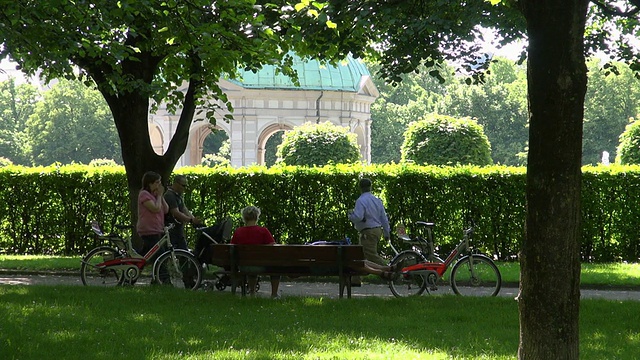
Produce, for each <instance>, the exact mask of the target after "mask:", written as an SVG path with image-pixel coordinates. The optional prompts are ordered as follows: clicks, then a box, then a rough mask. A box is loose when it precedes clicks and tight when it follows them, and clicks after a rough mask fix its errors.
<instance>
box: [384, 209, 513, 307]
mask: <svg viewBox="0 0 640 360" xmlns="http://www.w3.org/2000/svg"><path fill="white" fill-rule="evenodd" d="M416 226H418V227H421V228H424V229H425V230H426V233H427V236H426V237H421V236H416V237H413V238H412V237H410V236H407V235H406V234H403V233H399V234H398V237H399V238H400V239H402V240H403V241H405V242H408V243H410V244H412V250H406V251H403V252H401V253H399V254H398V255H396V256H395V257H394V258H393V259H392V260H391V263H390V266H392V267H394V268H397V269H399V270H398V271H399V272H400V274H399V275H398V276H395V277H394V279H395V280H393V281H391V282H390V283H389V287H390V289H391V292H392V293H393V295H395V296H396V297H405V296H414V295H420V294H422V293H423V292H425V291H427V292H429V291H435V290H437V289H438V281H439V280H440V279H442V277H443V276H444V274H445V273H446V271H447V269H448V268H449V266H450V265H451V264H452V263H453V267H452V269H451V274H450V275H449V283H450V284H451V289H452V290H453V292H454V293H456V294H457V295H465V296H496V295H497V294H498V293H499V292H500V288H501V287H502V276H501V275H500V270H498V267H497V266H496V264H495V263H494V262H493V260H491V258H489V257H488V256H486V255H484V254H480V253H476V252H474V251H473V250H472V248H471V245H470V240H471V238H472V236H473V231H474V224H473V223H472V224H471V225H470V226H469V227H468V228H467V229H465V230H464V231H463V237H462V240H461V241H460V243H459V244H458V245H457V246H456V247H455V249H453V251H452V252H451V253H450V254H449V256H447V258H446V259H445V260H442V259H441V258H440V257H439V256H438V255H437V254H436V253H435V248H434V246H433V235H432V229H433V226H434V224H433V223H429V222H424V221H418V222H417V223H416ZM454 261H455V263H454Z"/></svg>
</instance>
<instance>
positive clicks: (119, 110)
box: [103, 81, 200, 224]
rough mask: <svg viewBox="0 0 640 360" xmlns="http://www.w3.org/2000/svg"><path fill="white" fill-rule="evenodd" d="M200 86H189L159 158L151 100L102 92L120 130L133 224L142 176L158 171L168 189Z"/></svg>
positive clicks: (183, 149)
mask: <svg viewBox="0 0 640 360" xmlns="http://www.w3.org/2000/svg"><path fill="white" fill-rule="evenodd" d="M199 85H200V83H199V82H197V81H191V82H190V84H189V88H188V90H187V93H186V95H185V99H184V101H183V109H182V112H181V114H180V120H179V122H178V126H177V127H176V132H175V134H174V136H173V138H172V139H171V141H170V143H169V146H168V147H165V148H166V151H165V153H164V154H163V155H158V154H156V152H155V150H154V149H153V146H152V144H151V138H150V137H149V120H148V119H149V99H148V98H147V97H145V96H144V95H140V94H139V93H137V92H135V93H128V94H126V95H122V94H121V95H110V94H105V93H104V92H103V96H104V97H105V99H106V101H107V103H108V104H109V107H110V109H111V112H112V114H113V118H114V122H115V124H116V128H117V129H118V136H119V138H120V144H121V148H122V160H123V161H124V166H125V170H126V173H127V183H128V188H129V195H130V196H129V198H130V205H131V206H130V209H129V210H130V211H131V221H132V223H133V224H135V223H136V221H137V217H138V192H139V191H140V189H141V188H142V175H144V173H145V172H147V171H155V172H157V173H158V174H160V176H162V181H163V183H164V184H165V187H166V185H168V184H167V183H168V181H169V177H170V175H171V172H172V171H173V168H174V166H175V165H176V162H177V161H178V159H179V158H180V156H182V154H183V153H184V151H185V150H186V148H187V141H188V138H189V128H190V125H191V122H192V121H193V116H194V114H195V100H194V94H195V92H196V89H197V87H198V86H199ZM123 211H125V210H124V209H123Z"/></svg>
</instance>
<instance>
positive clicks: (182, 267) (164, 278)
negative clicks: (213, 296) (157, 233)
mask: <svg viewBox="0 0 640 360" xmlns="http://www.w3.org/2000/svg"><path fill="white" fill-rule="evenodd" d="M153 277H154V279H158V280H159V281H160V282H161V283H162V284H165V285H173V286H174V287H177V288H184V289H188V290H196V289H198V288H199V287H200V282H201V281H202V268H201V267H200V262H198V260H197V259H196V258H195V256H193V255H192V254H191V253H190V252H188V251H186V250H181V249H176V250H173V251H167V252H165V253H164V254H162V255H160V257H159V258H158V260H156V262H155V263H154V264H153Z"/></svg>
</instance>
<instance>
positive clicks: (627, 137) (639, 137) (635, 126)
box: [616, 121, 640, 165]
mask: <svg viewBox="0 0 640 360" xmlns="http://www.w3.org/2000/svg"><path fill="white" fill-rule="evenodd" d="M616 153H617V155H616V163H617V164H622V165H631V164H640V121H634V122H632V123H629V124H628V125H627V127H626V128H625V130H624V132H623V133H622V134H621V135H620V144H619V145H618V149H617V150H616Z"/></svg>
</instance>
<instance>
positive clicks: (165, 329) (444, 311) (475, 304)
mask: <svg viewBox="0 0 640 360" xmlns="http://www.w3.org/2000/svg"><path fill="white" fill-rule="evenodd" d="M639 307H640V304H638V303H637V302H624V303H620V302H609V301H583V306H582V315H581V339H582V340H581V341H582V343H581V352H582V353H581V358H583V359H602V358H608V359H612V358H620V359H622V358H633V356H632V354H635V351H636V349H637V348H638V345H640V344H639V343H638V337H639V336H640V335H639V334H640V330H639V327H640V326H639V325H638V324H637V321H636V320H635V319H637V314H638V313H639V312H640V308H639ZM603 315H604V316H605V318H603ZM0 319H1V320H0V354H9V357H8V358H10V359H12V358H20V359H42V358H64V359H87V358H91V359H112V358H114V357H116V358H123V357H126V358H139V359H142V358H147V359H151V358H153V359H184V358H187V359H188V358H193V359H207V358H211V359H213V358H215V359H301V358H309V359H312V358H313V359H315V358H336V359H364V358H380V359H406V358H418V359H420V358H422V359H440V358H443V359H445V358H451V357H454V358H474V359H475V358H485V359H515V358H516V351H517V346H518V328H519V327H518V309H517V303H516V302H515V301H513V300H512V299H506V298H489V299H487V298H483V299H473V298H462V297H447V296H444V297H428V296H426V297H421V298H412V299H395V298H384V299H383V298H376V297H371V298H365V299H350V300H347V299H343V300H338V299H323V298H299V297H290V298H284V299H282V300H277V301H276V300H271V299H268V298H255V299H251V298H239V297H233V296H231V295H230V294H229V293H228V292H210V293H205V292H195V293H192V292H185V291H180V290H176V289H171V288H169V289H167V288H163V287H159V288H155V287H139V288H116V289H99V288H86V287H77V286H69V287H64V286H60V287H51V286H28V287H23V286H0ZM609 323H611V324H615V325H609ZM626 349H629V350H626ZM629 351H633V352H629ZM612 355H613V357H612ZM625 356H626V357H625Z"/></svg>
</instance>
